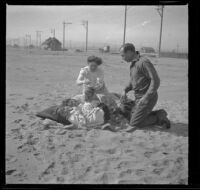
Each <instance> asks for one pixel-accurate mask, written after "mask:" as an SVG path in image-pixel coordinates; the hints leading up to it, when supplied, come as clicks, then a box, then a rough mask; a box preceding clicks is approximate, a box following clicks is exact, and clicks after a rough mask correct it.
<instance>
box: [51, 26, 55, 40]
mask: <svg viewBox="0 0 200 190" xmlns="http://www.w3.org/2000/svg"><path fill="white" fill-rule="evenodd" d="M51 33H53V37H54V38H55V28H53V29H51Z"/></svg>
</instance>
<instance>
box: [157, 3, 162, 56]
mask: <svg viewBox="0 0 200 190" xmlns="http://www.w3.org/2000/svg"><path fill="white" fill-rule="evenodd" d="M157 11H158V13H159V15H160V17H161V23H160V38H159V46H158V55H159V57H160V52H161V40H162V25H163V12H164V5H161V7H158V8H157Z"/></svg>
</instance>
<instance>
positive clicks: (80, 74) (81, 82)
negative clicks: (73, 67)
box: [76, 69, 85, 86]
mask: <svg viewBox="0 0 200 190" xmlns="http://www.w3.org/2000/svg"><path fill="white" fill-rule="evenodd" d="M84 79H85V76H84V70H83V69H81V71H80V73H79V76H78V78H77V80H76V84H77V85H79V86H80V85H82V84H84V82H85V80H84Z"/></svg>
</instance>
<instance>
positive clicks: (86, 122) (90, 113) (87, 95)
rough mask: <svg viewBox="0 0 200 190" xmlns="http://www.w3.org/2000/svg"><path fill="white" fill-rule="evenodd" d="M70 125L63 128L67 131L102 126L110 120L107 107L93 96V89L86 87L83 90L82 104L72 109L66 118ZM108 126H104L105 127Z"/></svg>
mask: <svg viewBox="0 0 200 190" xmlns="http://www.w3.org/2000/svg"><path fill="white" fill-rule="evenodd" d="M66 119H67V120H69V121H70V122H71V123H72V124H70V125H67V126H65V128H67V129H69V128H70V129H71V128H82V127H98V126H102V125H103V124H104V126H105V123H106V122H107V121H108V120H109V119H110V118H109V110H108V108H107V106H105V105H103V104H102V103H100V101H99V99H98V97H97V96H96V94H95V89H94V88H92V87H88V86H86V87H85V89H84V103H81V104H80V105H79V106H77V107H73V108H72V110H71V112H70V114H69V115H68V116H67V118H66ZM107 125H109V124H106V126H107Z"/></svg>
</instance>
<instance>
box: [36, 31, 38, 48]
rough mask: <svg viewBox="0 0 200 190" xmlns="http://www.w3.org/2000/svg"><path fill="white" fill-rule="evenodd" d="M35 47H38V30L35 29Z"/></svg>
mask: <svg viewBox="0 0 200 190" xmlns="http://www.w3.org/2000/svg"><path fill="white" fill-rule="evenodd" d="M35 47H36V48H37V47H38V31H36V40H35Z"/></svg>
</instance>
